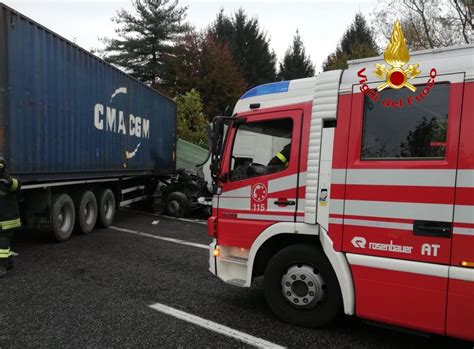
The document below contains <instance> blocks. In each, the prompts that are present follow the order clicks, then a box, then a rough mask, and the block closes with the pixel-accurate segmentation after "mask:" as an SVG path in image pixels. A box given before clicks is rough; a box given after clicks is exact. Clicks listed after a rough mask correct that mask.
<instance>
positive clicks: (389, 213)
mask: <svg viewBox="0 0 474 349" xmlns="http://www.w3.org/2000/svg"><path fill="white" fill-rule="evenodd" d="M331 205H332V206H333V207H332V208H331V211H330V212H331V213H338V214H342V213H344V214H346V215H353V216H370V217H386V218H402V219H422V220H427V221H440V222H450V221H451V220H452V215H453V206H452V205H443V204H422V203H409V202H388V201H365V200H332V201H331ZM343 205H345V208H344V209H345V211H344V212H343ZM334 206H335V207H334ZM456 207H457V206H456ZM460 215H462V216H464V212H462V213H460ZM455 221H456V222H458V220H455ZM459 222H462V221H459Z"/></svg>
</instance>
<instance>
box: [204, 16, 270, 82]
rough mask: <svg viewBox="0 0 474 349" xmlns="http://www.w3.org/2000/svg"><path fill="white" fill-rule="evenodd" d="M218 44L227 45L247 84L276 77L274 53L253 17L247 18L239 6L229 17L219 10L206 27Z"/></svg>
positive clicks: (268, 80) (267, 80)
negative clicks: (214, 18)
mask: <svg viewBox="0 0 474 349" xmlns="http://www.w3.org/2000/svg"><path fill="white" fill-rule="evenodd" d="M208 31H209V33H210V34H211V35H212V36H213V38H214V39H215V40H216V42H218V43H219V44H221V45H229V48H230V50H231V52H232V55H233V57H234V60H235V62H236V63H237V66H238V68H239V70H240V72H241V73H242V76H243V77H244V79H245V81H246V82H247V84H248V85H249V86H250V87H253V86H256V85H260V84H263V83H267V82H271V81H274V80H275V77H276V70H275V66H276V55H275V53H274V52H273V50H271V49H270V42H269V39H268V38H267V36H266V34H265V33H264V32H263V31H262V29H261V28H260V25H259V23H258V20H257V19H256V18H248V17H247V15H246V14H245V11H244V10H243V9H242V8H241V9H239V10H238V11H237V12H235V13H234V15H233V16H232V17H229V16H226V15H225V14H224V11H223V10H221V11H220V12H219V13H218V14H217V18H216V20H215V21H214V23H213V24H211V26H210V28H209V30H208Z"/></svg>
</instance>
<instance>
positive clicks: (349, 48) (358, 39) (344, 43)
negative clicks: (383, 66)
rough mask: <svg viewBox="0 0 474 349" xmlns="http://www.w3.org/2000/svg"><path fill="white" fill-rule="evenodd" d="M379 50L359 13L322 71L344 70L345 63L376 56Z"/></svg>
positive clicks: (327, 59) (324, 64)
mask: <svg viewBox="0 0 474 349" xmlns="http://www.w3.org/2000/svg"><path fill="white" fill-rule="evenodd" d="M378 54H379V49H378V47H377V44H376V43H375V40H374V34H373V32H372V30H371V29H370V27H369V26H368V25H367V21H366V20H365V18H364V16H363V15H362V14H360V13H358V14H356V15H355V18H354V21H353V22H352V24H351V25H350V26H349V27H348V28H347V29H346V31H345V32H344V34H343V35H342V39H341V41H340V43H339V45H338V46H337V48H336V51H335V52H333V53H331V54H330V55H329V56H328V57H327V58H326V60H325V61H324V63H323V70H324V71H326V70H334V69H345V68H347V61H348V60H351V59H357V58H365V57H372V56H377V55H378Z"/></svg>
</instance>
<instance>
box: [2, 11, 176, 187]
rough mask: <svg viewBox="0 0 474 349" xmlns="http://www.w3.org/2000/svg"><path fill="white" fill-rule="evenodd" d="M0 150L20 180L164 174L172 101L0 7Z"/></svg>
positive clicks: (171, 165)
mask: <svg viewBox="0 0 474 349" xmlns="http://www.w3.org/2000/svg"><path fill="white" fill-rule="evenodd" d="M0 10H1V13H0V15H1V17H0V154H2V155H3V156H4V157H5V159H6V160H7V164H8V166H9V168H10V171H11V172H12V173H15V174H17V175H19V177H20V178H21V179H22V180H23V181H25V182H43V181H52V180H63V179H84V178H96V177H112V176H130V175H144V174H169V173H173V172H174V170H175V149H176V105H175V103H174V102H173V101H172V100H170V99H168V98H166V97H164V96H162V95H160V94H159V93H158V92H156V91H154V90H153V89H151V88H149V87H147V86H146V85H144V84H142V83H140V82H139V81H137V80H136V79H134V78H131V77H130V76H128V75H127V74H125V73H123V72H122V71H120V70H118V69H116V68H115V67H113V66H111V65H109V64H107V63H105V62H104V61H102V60H101V59H99V58H97V57H95V56H93V55H92V54H90V53H89V52H87V51H85V50H83V49H82V48H80V47H78V46H77V45H75V44H73V43H71V42H70V41H67V40H66V39H64V38H62V37H60V36H59V35H57V34H55V33H53V32H51V31H49V30H48V29H46V28H44V27H42V26H41V25H39V24H37V23H35V22H34V21H32V20H30V19H29V18H27V17H25V16H23V15H21V14H19V13H18V12H16V11H14V10H12V9H10V8H8V7H6V6H4V5H2V4H0Z"/></svg>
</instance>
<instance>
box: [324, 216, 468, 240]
mask: <svg viewBox="0 0 474 349" xmlns="http://www.w3.org/2000/svg"><path fill="white" fill-rule="evenodd" d="M381 219H382V220H380V221H373V220H370V221H368V220H363V219H348V218H346V219H342V218H334V217H331V218H329V223H331V224H347V225H355V226H361V227H376V228H388V229H400V230H409V231H412V230H413V224H411V223H397V222H386V221H383V218H381ZM453 234H458V235H469V236H474V228H461V227H454V228H453Z"/></svg>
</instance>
